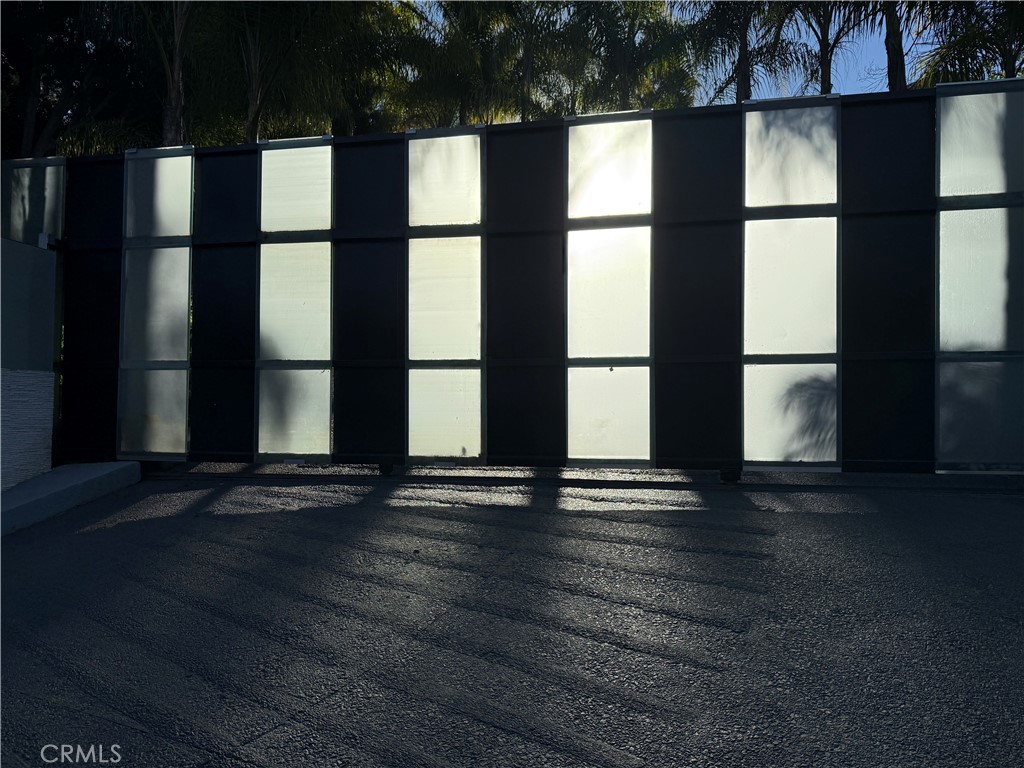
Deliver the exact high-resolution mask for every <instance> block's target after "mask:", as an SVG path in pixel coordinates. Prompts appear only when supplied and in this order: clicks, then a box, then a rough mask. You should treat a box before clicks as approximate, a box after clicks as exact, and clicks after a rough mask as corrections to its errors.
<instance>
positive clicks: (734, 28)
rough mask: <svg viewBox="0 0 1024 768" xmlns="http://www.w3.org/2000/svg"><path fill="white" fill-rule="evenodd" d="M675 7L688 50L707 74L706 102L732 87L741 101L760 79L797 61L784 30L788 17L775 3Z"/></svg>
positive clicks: (708, 1) (777, 75) (707, 2)
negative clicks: (684, 23)
mask: <svg viewBox="0 0 1024 768" xmlns="http://www.w3.org/2000/svg"><path fill="white" fill-rule="evenodd" d="M780 5H781V4H780ZM675 6H676V8H677V9H678V10H679V12H680V14H681V15H682V16H683V17H684V18H688V19H689V20H690V24H689V26H688V32H687V34H688V36H689V42H690V46H691V49H692V51H693V53H694V55H695V57H696V59H697V61H699V62H700V63H701V64H702V65H703V66H704V67H705V69H706V75H707V76H709V77H710V78H711V81H712V82H711V96H710V98H709V99H708V101H709V102H710V103H714V102H716V101H719V100H720V99H721V98H722V96H724V95H725V94H726V93H727V92H729V91H732V92H733V94H734V95H735V101H736V103H737V104H741V103H743V102H744V101H746V100H748V99H750V98H752V97H753V92H754V87H755V86H757V85H758V84H759V82H760V81H761V80H762V79H764V78H767V79H772V80H779V79H781V78H782V77H783V76H784V75H785V74H787V73H788V72H789V71H791V70H792V69H793V68H795V66H796V65H797V63H798V49H797V47H796V46H795V45H794V43H793V41H791V40H789V39H787V38H786V36H785V34H784V30H785V27H786V24H785V21H786V18H787V17H786V15H785V14H784V13H782V12H781V11H780V9H779V8H778V7H776V4H773V3H767V2H741V3H739V2H738V3H734V2H723V1H722V0H702V1H701V2H694V3H685V2H684V3H676V4H675Z"/></svg>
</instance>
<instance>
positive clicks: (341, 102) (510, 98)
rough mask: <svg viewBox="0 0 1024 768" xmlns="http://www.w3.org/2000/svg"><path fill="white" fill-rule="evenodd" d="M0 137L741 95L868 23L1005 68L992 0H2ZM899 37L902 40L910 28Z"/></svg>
mask: <svg viewBox="0 0 1024 768" xmlns="http://www.w3.org/2000/svg"><path fill="white" fill-rule="evenodd" d="M2 13H3V24H2V27H0V30H2V33H0V34H2V57H0V82H2V86H3V88H2V106H3V110H2V142H3V154H4V156H5V157H13V156H29V155H34V156H38V155H44V154H54V153H60V154H64V155H80V154H96V153H117V152H121V151H123V150H124V149H126V148H128V147H132V146H154V145H158V144H161V143H166V142H171V143H174V142H177V141H185V142H189V143H192V144H195V145H198V146H221V145H229V144H237V143H244V142H252V141H255V140H257V139H258V138H286V137H291V136H308V135H320V134H325V133H333V134H335V135H355V134H364V133H385V132H393V131H401V130H404V129H407V128H427V127H443V126H454V125H460V124H475V123H497V122H508V121H517V120H524V121H525V120H538V119H544V118H550V117H561V116H563V115H577V114H587V113H595V112H607V111H616V110H630V109H641V108H671V107H679V106H688V105H691V104H693V103H695V101H697V100H698V98H700V99H701V100H702V101H703V100H706V101H709V102H716V101H722V100H735V101H742V100H744V99H747V98H751V97H752V96H753V95H754V94H755V92H758V91H761V92H763V91H764V89H765V88H766V87H767V86H769V85H771V84H773V83H774V84H777V85H778V84H781V83H789V82H790V81H791V79H792V78H793V77H797V78H803V83H804V86H803V87H804V88H809V87H810V84H811V83H815V84H816V86H815V87H816V89H817V90H821V91H822V92H828V91H829V90H831V69H832V64H833V60H834V58H835V56H836V54H837V52H839V51H840V50H841V49H842V47H843V45H845V44H846V43H848V42H849V41H851V40H855V39H856V38H857V36H858V35H860V34H861V33H862V32H864V31H865V30H872V31H881V30H883V29H884V30H885V34H886V50H887V54H888V55H889V59H890V61H889V83H890V88H891V89H894V90H900V89H902V88H904V87H906V85H907V80H908V78H907V77H906V76H905V75H906V71H905V70H906V66H907V65H906V62H905V61H904V56H903V54H904V50H903V45H901V43H905V42H906V41H907V40H911V41H922V40H926V41H927V42H928V46H927V48H928V50H927V53H926V54H925V55H924V56H914V57H912V58H911V66H912V67H913V66H914V64H915V62H916V63H918V64H919V67H918V72H917V74H918V77H917V81H916V83H913V84H915V85H928V84H931V83H935V82H942V81H948V80H958V79H984V78H990V77H1012V76H1015V75H1016V74H1019V72H1020V70H1021V67H1022V66H1024V59H1022V57H1024V4H1021V3H999V2H967V3H937V2H913V1H912V0H900V1H899V2H860V3H832V2H821V3H806V2H776V3H768V2H715V1H705V2H678V1H672V2H665V1H664V0H653V1H645V2H568V1H564V0H560V1H554V2H534V1H525V0H524V1H521V2H487V3H477V2H448V1H445V0H438V1H436V2H420V1H419V0H389V1H382V2H330V3H321V2H312V3H297V2H253V1H248V0H247V1H242V2H201V3H196V2H189V0H175V1H174V2H115V1H113V0H101V1H98V2H74V3H71V2H68V3H56V2H39V1H38V0H37V1H36V2H6V3H4V4H3V6H2ZM911 48H913V46H911Z"/></svg>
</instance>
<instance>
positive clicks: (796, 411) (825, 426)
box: [743, 364, 836, 461]
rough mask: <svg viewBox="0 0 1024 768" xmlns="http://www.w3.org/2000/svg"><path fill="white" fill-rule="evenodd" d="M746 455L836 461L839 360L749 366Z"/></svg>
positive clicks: (745, 378) (745, 389)
mask: <svg viewBox="0 0 1024 768" xmlns="http://www.w3.org/2000/svg"><path fill="white" fill-rule="evenodd" d="M743 457H744V458H745V459H747V460H748V461H835V460H836V367H835V365H829V364H813V365H748V366H745V368H744V372H743Z"/></svg>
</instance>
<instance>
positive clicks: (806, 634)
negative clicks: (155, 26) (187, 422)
mask: <svg viewBox="0 0 1024 768" xmlns="http://www.w3.org/2000/svg"><path fill="white" fill-rule="evenodd" d="M206 469H207V470H208V469H209V468H206ZM193 470H194V471H193V472H192V474H180V473H179V474H170V475H166V476H163V477H155V478H151V479H147V480H144V481H143V482H142V483H140V484H138V485H135V486H133V487H131V488H128V489H125V490H124V491H120V492H118V493H116V494H113V495H111V496H108V497H106V498H105V499H102V500H100V501H97V502H93V503H91V504H88V505H85V506H82V507H79V508H77V509H74V510H72V511H71V512H69V513H67V514H65V515H63V516H61V517H59V518H56V519H54V520H51V521H48V522H46V523H43V524H40V525H37V526H34V527H32V528H30V529H27V530H25V531H21V532H18V533H15V534H13V535H11V536H8V537H5V538H4V539H3V544H2V592H3V603H2V633H3V634H2V641H3V647H2V670H0V671H2V694H3V699H2V718H0V723H2V732H0V735H2V746H0V758H2V763H3V766H4V767H5V768H13V767H14V766H43V765H47V764H58V765H59V764H60V763H47V762H45V761H44V759H43V758H44V757H47V756H49V757H52V756H53V755H55V754H57V753H56V752H53V751H50V752H49V753H47V752H45V751H44V752H43V753H42V754H41V750H42V749H43V747H44V746H45V745H48V744H50V745H62V744H71V745H82V746H84V747H85V748H88V747H89V745H93V746H95V747H97V748H98V747H101V746H102V747H103V749H104V750H106V751H105V753H104V754H105V755H106V756H107V759H108V761H109V760H110V757H111V752H110V749H111V746H112V745H117V755H118V756H119V761H118V762H117V765H118V766H119V768H134V766H146V767H147V768H149V767H153V766H155V767H157V768H160V767H162V766H168V767H170V766H183V767H198V766H203V767H205V768H214V767H215V766H216V767H218V768H246V767H249V768H253V767H259V766H263V767H265V768H271V767H274V768H276V767H278V766H282V767H283V766H466V767H467V768H469V767H472V768H477V767H483V766H495V768H497V767H498V766H500V767H501V768H508V766H525V767H527V768H533V767H534V766H538V767H542V766H595V767H597V768H620V767H622V768H626V767H630V768H631V767H633V766H638V767H639V766H665V767H666V768H676V767H678V766H690V765H693V766H715V767H718V766H722V767H729V766H751V767H752V768H753V767H756V768H771V767H773V766H779V767H780V768H786V767H788V766H814V767H815V768H820V767H822V766H842V767H850V768H859V767H861V766H862V767H863V768H885V767H886V766H892V767H893V768H897V767H899V768H905V767H908V766H928V767H931V766H949V767H950V768H967V767H969V766H972V767H973V766H992V767H993V768H1008V767H1009V766H1014V765H1021V764H1024V762H1022V761H1024V598H1022V595H1024V481H1022V479H1021V478H1019V477H1017V478H1010V479H1007V478H1002V479H993V480H987V479H984V478H982V479H979V478H957V477H917V478H905V477H904V478H894V477H882V476H871V477H864V476H861V477H852V478H851V477H847V476H834V475H832V476H825V475H802V476H794V475H785V476H783V475H779V476H773V475H756V476H746V475H745V476H744V482H743V483H741V484H739V485H733V486H726V485H720V484H718V483H717V482H714V481H713V480H712V479H709V478H696V479H695V478H694V477H692V476H691V477H687V476H682V475H680V474H679V473H675V474H672V473H667V472H663V473H657V472H646V473H645V472H642V471H634V472H630V471H628V470H622V471H618V472H598V471H585V470H579V471H574V472H568V471H567V472H562V473H558V472H547V473H533V472H518V473H516V472H504V473H502V472H497V471H495V472H487V471H479V470H477V471H473V470H456V469H453V470H433V471H431V470H422V471H420V472H410V473H407V474H399V475H398V476H396V477H390V478H377V477H374V476H372V475H369V474H366V473H362V474H360V473H359V472H352V473H349V474H340V473H331V472H330V471H327V470H322V471H310V472H306V473H303V472H301V471H300V470H298V469H295V468H291V469H289V470H287V471H285V470H281V471H278V472H274V471H268V470H265V469H261V470H259V471H260V472H263V474H257V473H256V472H254V471H253V470H252V469H250V470H249V471H238V472H232V473H228V474H219V475H218V474H216V473H212V472H210V471H204V468H202V467H200V468H198V469H196V468H193ZM289 472H291V473H292V474H288V473H289ZM94 754H96V755H98V753H94ZM95 762H98V761H95Z"/></svg>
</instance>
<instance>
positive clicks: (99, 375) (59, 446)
mask: <svg viewBox="0 0 1024 768" xmlns="http://www.w3.org/2000/svg"><path fill="white" fill-rule="evenodd" d="M60 378H61V385H60V391H59V394H58V397H59V398H60V409H59V414H60V415H59V418H58V420H57V423H56V425H55V427H56V430H55V442H54V446H53V455H54V463H56V464H66V463H68V462H79V461H113V460H114V459H115V458H116V456H115V453H116V450H117V368H116V367H113V368H105V369H92V370H87V369H84V368H74V369H67V368H66V369H65V370H64V371H63V373H62V374H61V377H60Z"/></svg>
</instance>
